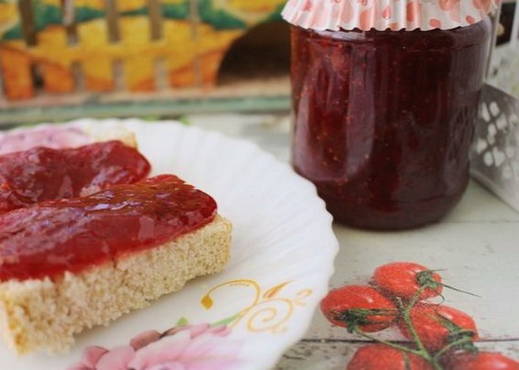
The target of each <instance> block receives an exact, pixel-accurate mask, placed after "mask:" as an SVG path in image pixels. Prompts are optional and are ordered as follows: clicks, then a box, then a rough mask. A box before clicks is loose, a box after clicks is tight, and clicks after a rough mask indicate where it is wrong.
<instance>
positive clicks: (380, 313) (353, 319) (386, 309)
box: [321, 285, 397, 332]
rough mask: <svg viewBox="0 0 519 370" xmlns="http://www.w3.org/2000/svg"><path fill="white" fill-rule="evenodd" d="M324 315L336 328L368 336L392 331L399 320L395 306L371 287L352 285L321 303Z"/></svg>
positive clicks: (335, 292)
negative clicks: (351, 330) (391, 327)
mask: <svg viewBox="0 0 519 370" xmlns="http://www.w3.org/2000/svg"><path fill="white" fill-rule="evenodd" d="M321 311H322V312H323V314H324V315H325V316H326V318H327V319H328V320H329V321H330V322H332V323H333V324H335V325H337V326H341V327H344V328H349V329H353V327H354V326H357V327H358V328H359V329H361V330H363V331H365V332H375V331H379V330H383V329H385V328H387V327H389V326H390V325H391V324H392V323H393V322H394V320H395V318H396V316H397V309H396V307H395V305H394V304H393V302H391V300H389V299H388V298H386V297H384V296H383V295H382V294H380V293H379V292H378V291H377V290H375V289H374V288H372V287H370V286H363V285H350V286H345V287H343V288H340V289H336V290H332V291H331V292H330V293H329V294H328V296H326V298H324V299H323V300H322V302H321Z"/></svg>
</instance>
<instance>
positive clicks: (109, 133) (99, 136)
mask: <svg viewBox="0 0 519 370" xmlns="http://www.w3.org/2000/svg"><path fill="white" fill-rule="evenodd" d="M81 129H82V130H83V131H84V132H85V133H86V134H87V135H88V136H90V137H91V138H92V140H93V141H110V140H119V141H121V142H123V143H124V144H125V145H127V146H129V147H132V148H137V139H136V137H135V134H134V133H133V132H132V131H130V130H128V129H127V128H126V127H124V126H123V125H122V124H108V123H107V124H97V125H83V126H81Z"/></svg>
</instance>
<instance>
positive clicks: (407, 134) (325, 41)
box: [291, 17, 492, 229]
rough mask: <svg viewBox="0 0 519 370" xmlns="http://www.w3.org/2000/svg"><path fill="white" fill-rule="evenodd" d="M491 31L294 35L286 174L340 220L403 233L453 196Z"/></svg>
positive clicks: (486, 26)
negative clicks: (289, 170) (298, 178)
mask: <svg viewBox="0 0 519 370" xmlns="http://www.w3.org/2000/svg"><path fill="white" fill-rule="evenodd" d="M491 28H492V27H491V21H490V19H489V18H488V17H487V18H485V19H484V20H482V21H480V22H478V23H476V24H473V25H470V26H466V27H459V28H456V29H451V30H440V29H436V30H430V31H420V30H414V31H404V30H403V31H376V30H371V31H313V30H306V29H303V28H300V27H298V26H292V31H291V32H292V84H293V108H294V112H295V126H294V133H293V135H294V136H293V148H292V160H293V166H294V168H295V170H296V171H297V172H298V173H299V174H301V175H302V176H304V177H306V178H307V179H309V180H311V181H312V182H314V183H315V184H316V186H317V189H318V192H319V194H320V196H321V197H322V198H323V199H324V200H325V201H326V204H327V208H328V210H329V211H330V212H331V213H332V214H333V215H334V217H335V219H336V220H337V221H339V222H342V223H346V224H349V225H353V226H357V227H362V228H371V229H405V228H412V227H417V226H421V225H424V224H428V223H431V222H434V221H437V220H439V219H440V218H441V217H442V216H444V215H445V214H446V213H447V212H448V211H449V210H450V209H452V208H453V207H454V205H455V204H456V203H458V201H459V200H460V198H461V197H462V195H463V193H464V191H465V189H466V187H467V184H468V180H469V148H470V145H471V142H472V138H473V133H474V125H475V120H476V118H477V114H478V105H479V98H480V92H481V89H482V86H483V77H484V72H485V69H486V61H487V57H488V49H489V46H490V39H491V33H492V32H491Z"/></svg>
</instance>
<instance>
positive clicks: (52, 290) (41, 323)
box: [0, 215, 232, 354]
mask: <svg viewBox="0 0 519 370" xmlns="http://www.w3.org/2000/svg"><path fill="white" fill-rule="evenodd" d="M231 230H232V226H231V223H230V222H229V221H227V220H226V219H224V218H223V217H221V216H219V215H217V216H216V218H215V219H214V220H213V221H212V222H211V223H209V224H207V225H206V226H204V227H202V228H200V229H198V230H195V231H193V232H190V233H188V234H185V235H183V236H181V237H179V238H177V239H175V240H173V241H171V242H168V243H166V244H164V245H161V246H158V247H154V248H151V249H148V250H145V251H139V252H135V253H131V254H129V255H126V256H120V257H118V258H117V259H116V260H114V261H111V262H110V263H106V264H103V265H98V266H93V267H91V268H90V269H88V270H85V271H82V272H80V273H77V274H72V273H69V272H67V273H65V275H64V276H62V277H60V278H57V279H53V280H51V279H49V278H45V279H42V280H26V281H17V280H13V281H6V282H2V283H0V330H1V331H2V334H3V337H4V339H5V340H6V342H7V343H8V345H9V346H10V347H11V348H13V349H14V350H15V351H16V352H17V353H19V354H24V353H28V352H32V351H40V350H44V351H47V352H51V353H52V352H63V351H66V350H68V349H69V348H70V347H71V346H72V344H73V343H74V335H75V334H78V333H80V332H82V331H84V330H85V329H89V328H92V327H94V326H99V325H107V324H109V323H110V322H111V321H113V320H115V319H117V318H118V317H120V316H122V315H124V314H126V313H128V312H130V311H133V310H137V309H141V308H144V307H146V306H149V305H150V303H151V302H152V301H154V300H156V299H158V298H159V297H161V296H163V295H165V294H168V293H171V292H175V291H178V290H180V289H182V288H183V287H184V285H185V283H186V282H187V281H189V280H191V279H194V278H196V277H199V276H204V275H208V274H213V273H217V272H220V271H222V270H223V268H224V266H225V264H226V263H227V262H228V260H229V258H230V244H231Z"/></svg>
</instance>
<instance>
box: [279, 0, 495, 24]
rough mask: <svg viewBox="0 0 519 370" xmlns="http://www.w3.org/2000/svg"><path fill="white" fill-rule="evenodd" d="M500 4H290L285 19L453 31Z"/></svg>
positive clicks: (485, 0)
mask: <svg viewBox="0 0 519 370" xmlns="http://www.w3.org/2000/svg"><path fill="white" fill-rule="evenodd" d="M498 1H499V0H289V1H288V3H287V5H286V7H285V9H284V11H283V17H284V18H285V19H286V20H287V21H288V22H289V23H291V24H293V25H296V26H300V27H302V28H306V29H313V30H317V31H322V30H333V31H335V30H339V29H343V30H353V29H359V30H362V31H369V30H371V29H376V30H379V31H384V30H387V29H390V30H395V31H396V30H403V29H405V30H414V29H421V30H422V31H428V30H431V29H444V30H447V29H453V28H457V27H464V26H469V25H471V24H474V23H477V22H479V21H481V20H482V19H484V18H485V17H486V16H487V15H488V14H489V13H491V12H492V11H493V10H495V9H496V7H497V3H498Z"/></svg>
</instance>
